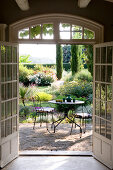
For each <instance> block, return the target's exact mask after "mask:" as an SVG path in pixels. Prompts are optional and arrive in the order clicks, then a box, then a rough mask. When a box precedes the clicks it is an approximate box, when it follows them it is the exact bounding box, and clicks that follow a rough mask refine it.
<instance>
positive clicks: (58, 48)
mask: <svg viewBox="0 0 113 170" xmlns="http://www.w3.org/2000/svg"><path fill="white" fill-rule="evenodd" d="M62 72H63V52H62V47H61V45H60V44H57V45H56V74H57V78H58V80H60V79H61V78H62Z"/></svg>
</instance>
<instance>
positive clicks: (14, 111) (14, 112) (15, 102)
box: [12, 100, 17, 115]
mask: <svg viewBox="0 0 113 170" xmlns="http://www.w3.org/2000/svg"><path fill="white" fill-rule="evenodd" d="M15 114H17V100H13V101H12V115H15Z"/></svg>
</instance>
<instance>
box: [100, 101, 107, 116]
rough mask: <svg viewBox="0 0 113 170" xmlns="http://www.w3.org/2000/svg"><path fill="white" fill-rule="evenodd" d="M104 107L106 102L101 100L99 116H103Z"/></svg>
mask: <svg viewBox="0 0 113 170" xmlns="http://www.w3.org/2000/svg"><path fill="white" fill-rule="evenodd" d="M105 107H106V103H105V102H102V101H101V107H100V116H101V117H103V118H105Z"/></svg>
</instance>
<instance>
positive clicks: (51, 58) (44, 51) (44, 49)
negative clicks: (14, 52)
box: [19, 44, 56, 64]
mask: <svg viewBox="0 0 113 170" xmlns="http://www.w3.org/2000/svg"><path fill="white" fill-rule="evenodd" d="M28 54H29V55H30V58H29V59H30V61H32V62H31V63H34V64H56V45H55V44H52V45H50V44H46V45H45V44H44V45H42V44H20V45H19V56H21V55H28Z"/></svg>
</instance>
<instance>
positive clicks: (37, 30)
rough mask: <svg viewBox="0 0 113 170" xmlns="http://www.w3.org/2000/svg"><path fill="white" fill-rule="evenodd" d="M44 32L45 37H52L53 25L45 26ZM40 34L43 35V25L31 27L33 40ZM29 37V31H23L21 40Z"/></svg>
mask: <svg viewBox="0 0 113 170" xmlns="http://www.w3.org/2000/svg"><path fill="white" fill-rule="evenodd" d="M42 32H43V34H44V35H46V34H49V35H52V34H53V24H43V27H42ZM40 34H41V25H37V26H33V27H31V30H30V37H31V38H35V37H36V36H37V35H39V36H40ZM28 35H29V30H23V31H22V32H21V33H20V37H21V38H24V37H26V36H28Z"/></svg>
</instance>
